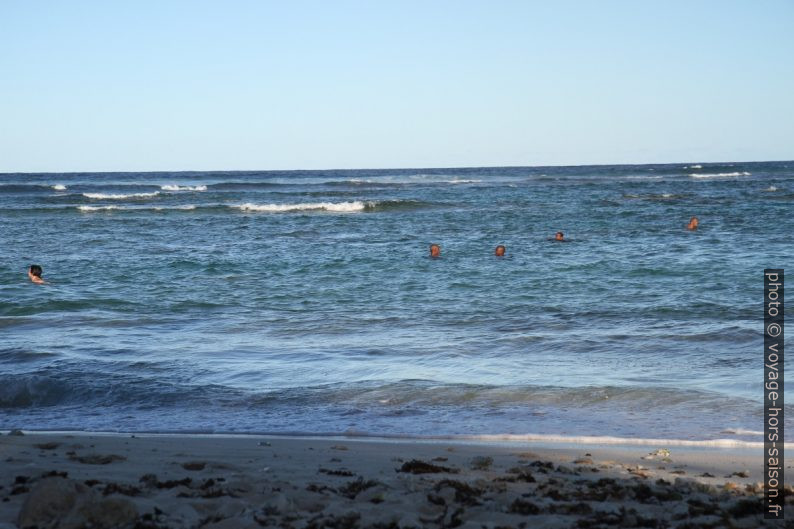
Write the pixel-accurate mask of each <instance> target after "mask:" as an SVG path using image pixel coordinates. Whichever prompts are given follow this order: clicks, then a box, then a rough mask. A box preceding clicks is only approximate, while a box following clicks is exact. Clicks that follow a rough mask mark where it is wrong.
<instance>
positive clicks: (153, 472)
mask: <svg viewBox="0 0 794 529" xmlns="http://www.w3.org/2000/svg"><path fill="white" fill-rule="evenodd" d="M0 461H1V463H0V476H2V478H1V479H2V481H1V482H0V496H1V497H2V502H0V528H2V529H5V528H11V527H39V528H45V527H46V528H54V527H58V528H72V527H94V528H98V527H137V528H157V527H205V528H258V527H295V528H303V527H306V528H322V527H329V528H355V527H375V528H397V527H439V528H440V527H463V528H481V527H485V528H497V527H504V528H506V527H515V528H535V527H560V528H561V527H580V528H597V527H614V526H620V527H747V528H752V527H778V526H782V524H776V523H775V522H769V521H765V520H764V519H763V505H762V501H763V489H762V488H761V483H760V480H761V471H762V465H761V460H760V457H759V450H758V449H755V448H753V449H748V448H747V447H744V448H737V447H731V448H725V447H719V448H715V447H686V446H653V445H633V446H632V445H603V444H601V445H598V444H594V445H588V444H562V443H559V444H553V443H537V442H493V441H492V442H473V441H465V442H461V441H456V440H383V439H370V438H365V439H361V438H312V437H280V436H203V435H197V436H188V435H141V434H136V435H131V434H83V433H80V434H77V433H75V434H68V433H31V432H24V433H23V432H14V434H12V435H8V433H7V432H6V433H4V434H3V435H2V436H1V437H0ZM791 490H792V489H791V487H790V486H788V487H787V503H788V502H790V500H791V498H792V497H794V496H791V495H789V494H791V492H790V491H791Z"/></svg>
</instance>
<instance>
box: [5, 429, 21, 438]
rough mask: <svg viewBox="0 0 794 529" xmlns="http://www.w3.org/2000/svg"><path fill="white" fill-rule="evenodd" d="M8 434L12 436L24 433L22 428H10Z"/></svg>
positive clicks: (19, 435)
mask: <svg viewBox="0 0 794 529" xmlns="http://www.w3.org/2000/svg"><path fill="white" fill-rule="evenodd" d="M8 435H11V436H13V437H22V436H23V435H25V434H24V433H22V430H11V431H10V432H8Z"/></svg>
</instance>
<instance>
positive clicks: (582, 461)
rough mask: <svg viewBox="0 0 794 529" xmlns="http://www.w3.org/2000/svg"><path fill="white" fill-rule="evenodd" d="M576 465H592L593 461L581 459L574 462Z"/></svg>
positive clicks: (585, 458) (587, 458)
mask: <svg viewBox="0 0 794 529" xmlns="http://www.w3.org/2000/svg"><path fill="white" fill-rule="evenodd" d="M573 464H574V465H592V464H593V460H592V459H590V458H589V457H580V458H579V459H576V460H574V462H573Z"/></svg>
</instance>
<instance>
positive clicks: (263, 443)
mask: <svg viewBox="0 0 794 529" xmlns="http://www.w3.org/2000/svg"><path fill="white" fill-rule="evenodd" d="M259 446H271V444H270V443H269V442H267V441H259ZM309 450H311V448H309Z"/></svg>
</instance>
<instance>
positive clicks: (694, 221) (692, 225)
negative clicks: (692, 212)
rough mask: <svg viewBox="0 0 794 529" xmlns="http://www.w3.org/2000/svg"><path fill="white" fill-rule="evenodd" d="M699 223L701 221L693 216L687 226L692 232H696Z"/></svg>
mask: <svg viewBox="0 0 794 529" xmlns="http://www.w3.org/2000/svg"><path fill="white" fill-rule="evenodd" d="M699 222H700V221H699V220H698V218H697V217H695V216H693V217H692V218H691V219H689V224H687V228H688V229H690V230H696V229H698V224H699Z"/></svg>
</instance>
